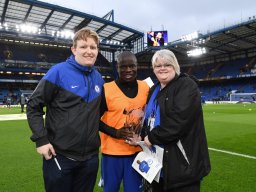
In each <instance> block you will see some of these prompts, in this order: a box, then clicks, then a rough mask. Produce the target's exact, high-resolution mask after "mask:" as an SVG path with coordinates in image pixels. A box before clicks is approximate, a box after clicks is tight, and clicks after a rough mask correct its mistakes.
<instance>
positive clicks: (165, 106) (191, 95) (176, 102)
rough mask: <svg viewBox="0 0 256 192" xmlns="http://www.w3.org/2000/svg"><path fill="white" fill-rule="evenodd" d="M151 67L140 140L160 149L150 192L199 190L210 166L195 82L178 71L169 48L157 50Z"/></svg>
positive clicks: (198, 92) (176, 63) (176, 62)
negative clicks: (161, 153) (151, 82)
mask: <svg viewBox="0 0 256 192" xmlns="http://www.w3.org/2000/svg"><path fill="white" fill-rule="evenodd" d="M152 66H153V71H154V73H155V75H156V77H157V79H158V81H159V82H158V83H157V84H155V85H154V86H153V87H152V89H151V92H150V95H149V99H148V104H147V108H146V124H147V128H146V137H145V138H144V141H145V143H146V144H147V145H148V147H151V146H152V145H158V146H160V147H163V148H164V156H163V168H162V171H161V178H160V182H159V183H156V182H155V181H154V183H153V185H152V186H153V192H156V191H157V192H158V191H161V192H174V191H175V192H190V191H191V192H199V191H200V183H201V180H202V178H203V177H204V176H206V175H207V174H208V173H209V172H210V169H211V168H210V160H209V154H208V146H207V141H206V134H205V128H204V121H203V111H202V106H201V95H200V91H199V89H198V85H197V83H196V82H195V80H194V79H193V78H191V77H189V76H188V75H186V74H181V73H180V67H179V64H178V61H177V59H176V57H175V55H174V53H173V52H171V51H170V50H166V49H163V50H159V51H157V52H156V53H155V54H154V56H153V58H152Z"/></svg>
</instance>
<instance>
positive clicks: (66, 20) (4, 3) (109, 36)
mask: <svg viewBox="0 0 256 192" xmlns="http://www.w3.org/2000/svg"><path fill="white" fill-rule="evenodd" d="M0 15H1V26H0V31H1V37H3V36H6V37H14V38H18V37H20V38H23V39H24V38H31V37H32V38H36V39H37V40H41V41H44V40H48V41H49V40H50V41H55V42H59V43H66V44H67V42H68V43H71V40H70V41H67V39H61V38H59V37H58V36H57V37H56V34H57V33H58V32H61V31H63V30H70V31H72V32H75V31H77V30H79V29H81V28H83V27H87V28H90V29H92V30H94V31H96V32H97V33H98V34H99V36H100V38H101V45H104V44H106V45H107V44H112V45H111V46H112V47H122V46H131V45H132V42H134V41H136V40H138V39H142V40H141V42H142V43H143V39H144V34H143V33H142V32H139V31H136V30H134V29H131V28H129V27H126V26H123V25H120V24H118V23H115V22H114V19H113V11H112V12H110V13H108V14H107V15H105V16H104V18H100V17H96V16H93V15H89V14H86V13H82V12H79V11H75V10H71V9H68V8H64V7H60V6H57V5H52V4H48V3H44V2H40V1H36V0H0ZM111 16H112V20H108V19H106V18H107V17H108V18H111ZM22 24H29V25H31V26H33V27H34V28H36V29H37V30H38V31H37V33H36V34H34V35H31V34H29V35H28V34H26V33H21V32H19V33H18V31H17V26H21V25H22ZM39 31H40V32H39Z"/></svg>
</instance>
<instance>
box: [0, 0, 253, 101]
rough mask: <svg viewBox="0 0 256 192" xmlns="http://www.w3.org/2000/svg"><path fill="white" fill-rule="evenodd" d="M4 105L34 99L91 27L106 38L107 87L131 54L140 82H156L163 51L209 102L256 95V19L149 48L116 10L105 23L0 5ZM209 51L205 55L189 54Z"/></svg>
mask: <svg viewBox="0 0 256 192" xmlns="http://www.w3.org/2000/svg"><path fill="white" fill-rule="evenodd" d="M0 15H1V23H0V103H3V102H5V99H6V97H7V95H11V96H12V97H13V103H15V101H16V99H15V98H17V97H18V96H19V95H20V94H21V93H22V92H23V93H26V94H27V95H29V93H31V92H32V91H33V90H34V88H35V87H36V85H37V83H38V81H39V80H40V79H41V78H42V76H43V75H44V74H45V73H46V72H47V70H48V69H49V68H50V67H51V66H53V65H54V64H55V63H58V62H60V61H62V60H64V59H65V58H67V57H68V56H69V55H70V46H71V44H72V40H71V39H72V33H73V32H75V31H77V30H79V29H81V28H83V27H87V28H90V29H92V30H94V31H96V32H97V33H98V34H99V36H100V54H99V55H98V58H97V62H96V67H97V68H98V70H99V71H100V72H101V73H102V75H103V77H104V78H105V80H106V81H110V80H112V79H114V78H116V77H117V72H116V56H117V55H118V54H119V53H120V52H121V51H123V50H131V51H132V52H134V53H135V54H136V56H137V58H138V79H145V78H146V77H148V76H150V77H151V78H152V79H153V81H155V80H156V78H155V76H154V74H153V72H152V67H151V58H152V55H153V54H154V52H155V51H156V50H158V49H162V48H167V49H170V50H172V51H173V52H174V53H175V54H176V56H177V58H178V61H179V63H180V66H181V71H182V72H186V73H188V74H190V75H193V76H195V77H197V78H198V79H199V82H200V89H201V93H202V96H203V98H204V99H205V100H207V101H212V100H216V99H217V100H229V95H230V93H231V92H232V91H236V92H242V93H255V92H256V19H255V17H254V18H253V19H249V20H248V21H245V22H241V23H239V24H236V25H233V26H230V27H225V28H223V29H220V30H217V31H214V32H208V33H207V34H201V33H198V36H197V37H196V38H195V39H190V40H186V39H184V38H181V39H178V40H176V41H173V42H169V43H168V45H167V46H162V47H145V41H144V35H145V34H144V33H142V32H140V31H137V30H135V29H132V28H130V27H127V26H124V25H121V24H118V23H116V22H115V21H114V11H113V10H111V11H110V12H109V13H107V14H106V15H105V16H103V17H102V18H100V17H96V16H94V15H90V14H87V13H82V12H79V11H76V10H71V9H68V8H65V7H60V6H56V5H52V4H49V3H44V2H40V1H35V0H2V1H1V3H0ZM195 48H203V49H204V50H205V52H204V54H203V55H200V56H197V57H190V56H189V51H193V49H195Z"/></svg>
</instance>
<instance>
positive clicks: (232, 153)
mask: <svg viewBox="0 0 256 192" xmlns="http://www.w3.org/2000/svg"><path fill="white" fill-rule="evenodd" d="M208 149H209V150H212V151H217V152H221V153H227V154H230V155H236V156H240V157H245V158H249V159H256V157H255V156H251V155H244V154H240V153H235V152H231V151H225V150H220V149H215V148H210V147H209V148H208Z"/></svg>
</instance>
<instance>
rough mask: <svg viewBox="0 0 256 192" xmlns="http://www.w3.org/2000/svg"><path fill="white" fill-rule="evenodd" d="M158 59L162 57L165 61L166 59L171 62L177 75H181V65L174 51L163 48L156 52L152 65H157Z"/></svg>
mask: <svg viewBox="0 0 256 192" xmlns="http://www.w3.org/2000/svg"><path fill="white" fill-rule="evenodd" d="M158 59H162V60H164V61H166V63H168V64H171V65H172V66H173V68H174V71H175V73H176V74H177V75H180V65H179V63H178V61H177V58H176V56H175V55H174V53H173V52H172V51H170V50H168V49H161V50H159V51H157V52H155V54H154V55H153V57H152V60H151V62H152V67H153V68H154V67H155V64H156V62H157V61H158Z"/></svg>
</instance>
